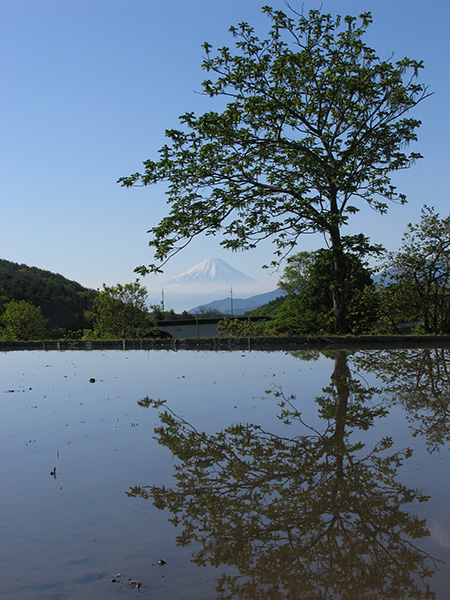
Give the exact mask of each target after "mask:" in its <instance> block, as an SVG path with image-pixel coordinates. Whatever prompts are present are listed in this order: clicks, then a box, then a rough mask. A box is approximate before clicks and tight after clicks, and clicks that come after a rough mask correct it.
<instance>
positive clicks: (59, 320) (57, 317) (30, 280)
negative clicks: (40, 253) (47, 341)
mask: <svg viewBox="0 0 450 600" xmlns="http://www.w3.org/2000/svg"><path fill="white" fill-rule="evenodd" d="M97 293H98V292H96V291H94V290H90V289H87V288H85V287H83V286H82V285H80V284H79V283H77V282H76V281H71V280H69V279H66V278H65V277H63V276H62V275H59V274H57V273H52V272H51V271H44V270H42V269H38V268H37V267H29V266H28V265H24V264H18V263H14V262H11V261H9V260H4V259H0V312H1V309H2V306H4V305H5V304H6V303H7V302H9V301H11V300H16V301H20V300H26V301H27V302H31V304H33V305H34V306H38V307H39V308H40V309H41V311H42V314H43V315H44V317H45V318H46V319H48V325H49V327H50V328H51V329H53V328H63V329H71V330H75V329H83V328H85V327H87V324H86V319H85V312H86V311H88V310H89V309H90V308H91V307H92V302H93V300H94V298H95V297H96V295H97Z"/></svg>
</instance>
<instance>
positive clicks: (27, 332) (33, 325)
mask: <svg viewBox="0 0 450 600" xmlns="http://www.w3.org/2000/svg"><path fill="white" fill-rule="evenodd" d="M46 325H47V321H46V319H45V318H44V317H43V315H42V313H41V309H40V308H39V307H37V306H33V304H31V302H27V301H26V300H19V301H18V302H16V301H15V300H11V302H8V304H7V305H6V306H5V310H4V311H3V313H2V314H1V315H0V338H3V339H4V340H8V341H11V340H13V341H27V340H41V339H43V338H44V337H45V335H46Z"/></svg>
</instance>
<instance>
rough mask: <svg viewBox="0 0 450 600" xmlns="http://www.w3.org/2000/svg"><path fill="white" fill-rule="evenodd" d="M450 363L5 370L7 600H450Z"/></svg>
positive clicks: (164, 359)
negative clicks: (449, 596)
mask: <svg viewBox="0 0 450 600" xmlns="http://www.w3.org/2000/svg"><path fill="white" fill-rule="evenodd" d="M449 358H450V354H449V352H448V350H447V349H423V350H421V349H414V350H404V351H402V350H389V351H365V352H362V351H360V352H355V353H352V354H350V355H348V356H347V355H346V354H345V353H343V352H340V353H332V352H328V353H315V352H295V353H294V352H291V353H286V352H207V351H205V352H203V351H202V352H195V351H179V352H172V351H163V350H161V351H157V350H152V351H125V352H123V351H112V350H111V351H106V352H101V351H90V352H89V351H87V352H86V351H73V352H70V351H67V352H57V351H50V352H39V351H33V352H6V353H2V354H0V402H1V404H0V457H1V467H0V469H1V472H0V475H1V481H2V495H1V509H2V510H1V517H0V540H1V546H2V549H3V553H2V559H1V563H0V565H1V571H0V573H1V579H0V581H1V583H0V585H1V590H0V597H1V598H5V599H13V598H14V599H16V598H22V599H24V600H27V599H28V598H29V599H31V598H33V599H55V600H56V599H58V600H59V599H61V600H63V599H74V600H75V599H81V598H83V599H84V598H96V599H100V600H101V599H106V598H125V597H129V596H130V595H135V594H137V593H140V594H143V596H142V597H149V598H150V597H151V598H157V599H160V600H166V599H169V598H170V599H177V598H179V599H182V598H183V599H194V598H202V599H209V598H211V599H213V598H225V597H227V598H228V597H229V598H287V597H294V596H293V594H294V593H297V594H298V597H304V598H346V597H348V598H353V597H357V596H356V595H355V593H356V592H354V590H357V591H358V593H359V594H360V597H368V598H371V597H373V598H377V597H383V598H409V597H413V594H414V593H415V594H416V595H417V594H421V595H420V596H418V597H423V598H425V597H433V595H432V594H433V593H434V594H435V597H436V598H437V599H438V600H441V599H442V600H444V599H445V598H446V597H447V595H446V594H447V589H448V585H447V584H448V581H450V570H449V561H450V514H449V504H448V498H449V497H450V477H449V475H450V468H449V425H448V416H449V393H450V380H449V378H448V375H447V373H448V367H449ZM158 399H161V400H165V401H166V404H165V405H163V406H161V407H160V408H155V407H153V406H152V400H153V401H157V400H158ZM280 402H281V403H284V406H281V407H280V406H279V403H280ZM164 412H166V413H167V415H168V416H169V419H167V418H166V424H165V425H164V426H163V427H162V428H161V421H160V415H161V414H162V413H164ZM283 416H284V419H283V418H280V417H283ZM238 423H240V424H243V426H242V427H237V428H236V427H234V428H233V427H231V426H233V425H236V424H238ZM155 427H159V428H160V429H159V433H158V434H157V435H156V436H155V432H154V430H155ZM230 427H231V428H230ZM203 432H204V434H203ZM155 437H156V438H158V439H154V438H155ZM158 441H159V442H160V443H158ZM410 449H411V450H412V453H411V452H410ZM177 469H178V470H177ZM177 475H178V478H177V477H176V476H177ZM174 476H175V477H174ZM149 486H152V487H149ZM168 490H169V491H168ZM155 502H156V504H157V506H162V507H163V508H162V509H158V508H156V507H155V506H154V504H155ZM174 515H176V516H177V519H178V521H179V524H178V526H177V527H174V525H173V519H174ZM171 521H172V522H171ZM160 560H163V561H164V563H165V564H163V565H160V564H158V561H160ZM424 569H425V571H424ZM119 574H120V576H119ZM420 575H421V576H422V579H423V581H421V576H420ZM113 580H115V581H113ZM130 581H131V582H139V583H140V584H141V585H140V587H139V588H136V587H129V585H128V584H129V583H130ZM136 585H137V584H136ZM352 586H353V587H352ZM357 586H360V587H359V588H358V587H357ZM361 586H365V589H363V588H362V587H361ZM383 586H384V587H383ZM426 586H429V589H430V592H429V594H431V595H428V596H427V593H428V592H427V591H426V590H427V587H426ZM295 590H297V591H296V592H295ZM352 590H353V591H352ZM380 590H383V595H382V596H380V595H377V594H379V591H380ZM352 593H353V594H354V595H353V596H352ZM301 594H303V595H301Z"/></svg>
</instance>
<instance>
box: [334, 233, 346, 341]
mask: <svg viewBox="0 0 450 600" xmlns="http://www.w3.org/2000/svg"><path fill="white" fill-rule="evenodd" d="M330 237H331V248H332V252H333V273H334V285H333V290H332V295H333V312H334V330H335V333H337V334H338V335H343V334H345V333H347V322H346V317H347V298H346V285H345V280H346V276H347V269H346V264H345V257H344V251H343V248H342V241H341V234H340V231H339V228H338V227H336V228H334V229H332V230H331V231H330Z"/></svg>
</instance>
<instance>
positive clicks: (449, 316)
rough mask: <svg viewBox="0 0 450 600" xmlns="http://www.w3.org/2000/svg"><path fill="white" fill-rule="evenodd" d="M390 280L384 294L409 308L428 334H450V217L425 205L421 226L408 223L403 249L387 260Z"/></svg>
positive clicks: (398, 304)
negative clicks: (442, 216) (442, 215)
mask: <svg viewBox="0 0 450 600" xmlns="http://www.w3.org/2000/svg"><path fill="white" fill-rule="evenodd" d="M385 267H386V268H387V269H388V276H389V280H388V281H387V290H386V291H385V293H384V295H385V296H386V297H387V299H389V298H391V299H392V301H393V303H395V305H396V306H397V307H398V306H402V305H406V306H407V307H408V311H409V314H410V315H411V319H413V318H414V317H417V318H419V319H420V320H421V321H422V322H423V327H424V331H425V333H435V334H442V333H449V332H450V215H449V216H447V217H445V218H440V216H439V214H438V213H436V212H435V210H434V208H433V207H429V206H424V207H423V209H422V213H421V219H420V223H415V224H413V223H408V226H407V230H406V232H405V234H404V235H403V240H402V246H401V248H400V249H399V250H398V251H397V252H392V253H390V255H389V258H388V260H387V261H386V264H385Z"/></svg>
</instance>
